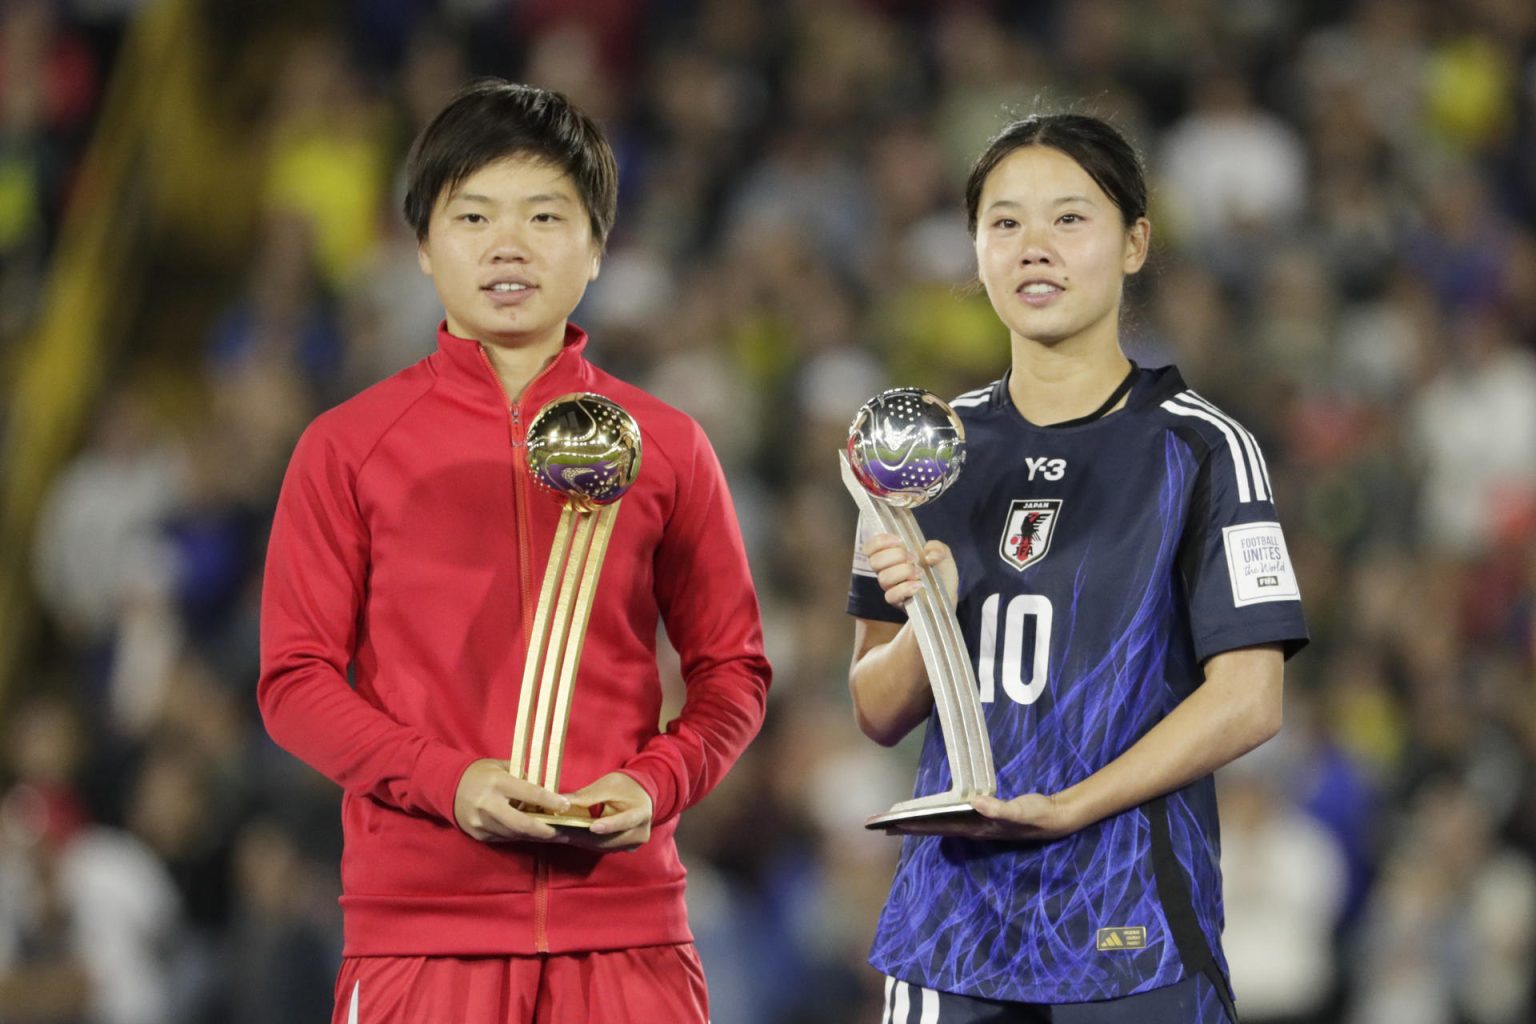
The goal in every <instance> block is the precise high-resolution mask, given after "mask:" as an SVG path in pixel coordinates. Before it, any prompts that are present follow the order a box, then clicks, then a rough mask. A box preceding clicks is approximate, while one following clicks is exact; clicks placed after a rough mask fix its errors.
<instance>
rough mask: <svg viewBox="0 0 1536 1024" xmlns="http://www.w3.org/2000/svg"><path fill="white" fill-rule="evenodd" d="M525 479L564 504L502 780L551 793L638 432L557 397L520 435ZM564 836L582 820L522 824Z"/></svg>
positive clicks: (630, 421) (596, 408) (596, 399)
mask: <svg viewBox="0 0 1536 1024" xmlns="http://www.w3.org/2000/svg"><path fill="white" fill-rule="evenodd" d="M527 457H528V470H529V472H530V473H531V474H532V475H533V478H534V479H535V480H536V481H538V482H539V483H540V484H541V485H542V486H544V487H545V488H547V489H549V490H551V491H553V492H554V493H555V494H557V495H559V496H561V497H562V498H564V499H565V501H564V507H563V508H562V509H561V510H560V521H559V523H558V524H557V525H556V527H555V537H554V541H553V543H552V544H551V545H550V552H549V563H548V565H547V567H546V568H545V570H544V583H543V585H542V586H541V587H540V588H539V600H538V605H537V606H536V608H535V611H534V618H533V633H532V635H531V636H530V637H529V639H528V657H527V660H526V661H525V662H524V663H523V685H522V691H521V693H520V694H519V697H518V703H517V724H516V726H515V730H514V732H513V736H512V761H511V769H510V770H511V772H512V774H513V775H515V776H517V777H518V778H520V779H526V780H528V781H529V782H532V783H535V784H536V785H540V786H543V787H544V788H545V789H548V790H552V791H557V790H558V786H559V783H560V762H561V759H562V757H563V755H564V751H565V733H566V726H567V725H568V723H569V722H570V715H571V695H572V692H573V690H574V688H575V681H576V669H577V666H578V664H579V663H580V661H581V648H582V644H583V642H584V641H585V639H586V634H587V621H588V618H589V616H590V615H591V612H592V600H593V597H594V595H595V594H596V592H597V581H598V577H599V576H600V575H601V573H602V571H603V557H604V555H605V554H606V553H607V550H608V539H609V537H610V536H612V534H613V524H614V520H615V519H616V518H617V517H618V513H619V502H620V499H622V498H623V497H624V492H626V491H627V490H629V488H630V486H631V485H633V484H634V482H635V479H636V477H638V476H639V474H640V426H639V424H637V423H636V422H635V420H634V417H632V416H631V415H630V414H629V413H628V412H626V411H624V409H623V408H622V407H620V406H619V405H617V404H616V403H614V402H612V401H610V400H609V399H607V398H604V397H603V396H602V395H596V394H592V393H590V392H580V393H577V394H570V395H562V396H561V397H559V398H556V399H554V400H552V401H551V402H549V403H548V404H547V405H545V406H544V407H543V408H542V409H540V410H539V412H538V414H537V415H536V416H534V418H533V420H532V421H531V422H530V423H529V425H528V441H527ZM530 817H534V818H537V819H538V820H540V821H547V822H549V823H550V824H551V825H555V826H557V827H566V828H590V827H591V824H592V819H591V817H589V816H585V815H575V814H572V815H553V814H542V813H537V814H530Z"/></svg>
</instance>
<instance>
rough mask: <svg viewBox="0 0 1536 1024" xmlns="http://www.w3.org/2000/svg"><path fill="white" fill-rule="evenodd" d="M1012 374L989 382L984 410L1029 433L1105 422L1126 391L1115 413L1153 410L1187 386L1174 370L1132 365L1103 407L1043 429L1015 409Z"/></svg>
mask: <svg viewBox="0 0 1536 1024" xmlns="http://www.w3.org/2000/svg"><path fill="white" fill-rule="evenodd" d="M1012 375H1013V370H1012V369H1011V368H1010V369H1009V370H1008V371H1007V372H1006V373H1004V374H1003V375H1002V376H1001V377H999V378H998V379H997V380H995V381H993V382H992V395H991V399H990V401H988V403H987V405H988V408H989V409H990V410H991V411H992V412H1000V413H1004V414H1011V415H1012V416H1013V417H1014V418H1015V419H1017V420H1018V421H1019V422H1020V423H1022V424H1024V425H1025V426H1027V427H1029V428H1030V429H1032V430H1063V429H1069V428H1072V427H1083V426H1089V425H1092V424H1094V423H1097V422H1098V421H1100V420H1103V419H1108V418H1109V417H1111V416H1113V415H1115V413H1112V412H1111V411H1110V409H1112V408H1113V407H1114V405H1115V403H1117V402H1119V401H1120V399H1121V398H1123V397H1125V395H1126V392H1127V391H1129V392H1130V397H1129V398H1127V399H1126V403H1125V408H1124V409H1121V410H1118V411H1119V412H1129V411H1130V410H1133V409H1145V408H1148V407H1155V406H1158V405H1161V404H1162V403H1163V402H1164V401H1166V400H1167V399H1169V398H1172V397H1173V396H1174V395H1176V394H1178V393H1179V392H1181V391H1186V390H1188V385H1186V384H1185V383H1184V378H1183V377H1182V376H1180V375H1179V370H1178V367H1176V366H1159V367H1157V368H1156V369H1147V368H1146V367H1144V366H1139V365H1137V364H1136V363H1135V362H1132V363H1131V372H1130V373H1128V374H1126V378H1125V380H1123V381H1121V382H1120V386H1119V387H1118V388H1116V389H1115V392H1114V394H1112V395H1111V396H1110V397H1109V399H1108V401H1106V402H1105V403H1104V405H1102V406H1100V407H1099V408H1098V409H1096V410H1095V411H1093V412H1091V413H1089V414H1088V415H1087V416H1081V417H1079V418H1077V419H1073V420H1067V421H1065V422H1062V423H1051V424H1049V425H1047V426H1041V425H1040V424H1038V423H1031V422H1030V421H1029V420H1027V419H1025V418H1024V416H1023V414H1022V413H1020V412H1019V410H1018V409H1017V408H1015V406H1014V404H1013V398H1012V397H1011V396H1010V395H1009V394H1008V379H1009V378H1010V377H1011V376H1012ZM971 394H973V395H974V394H977V392H975V391H973V392H971Z"/></svg>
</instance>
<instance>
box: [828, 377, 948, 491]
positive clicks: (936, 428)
mask: <svg viewBox="0 0 1536 1024" xmlns="http://www.w3.org/2000/svg"><path fill="white" fill-rule="evenodd" d="M847 451H848V464H849V465H850V466H851V467H852V468H853V475H854V476H855V477H857V478H858V481H859V483H860V484H862V485H863V487H864V489H865V490H866V491H868V492H869V493H870V494H872V495H873V496H875V497H876V498H879V499H881V500H882V501H885V502H887V503H889V504H891V505H894V506H896V507H897V508H916V507H917V506H919V505H921V504H923V503H925V502H928V501H932V500H933V499H934V498H937V497H938V496H939V495H941V494H943V493H944V491H945V489H946V488H948V487H949V485H950V484H952V483H954V482H955V480H956V479H958V478H959V476H960V467H961V466H962V465H964V463H965V426H964V425H963V424H962V423H961V422H960V417H959V416H956V415H955V410H953V409H951V408H950V407H949V405H948V403H946V402H945V401H944V400H943V399H941V398H939V396H938V395H935V394H933V393H932V392H931V391H924V390H923V389H922V388H892V389H891V390H889V391H882V392H880V393H879V394H878V395H876V396H875V397H874V398H871V399H870V400H869V401H867V402H865V403H864V404H863V405H861V406H859V411H858V413H856V414H855V415H854V417H853V423H852V424H851V425H850V426H849V427H848V449H847Z"/></svg>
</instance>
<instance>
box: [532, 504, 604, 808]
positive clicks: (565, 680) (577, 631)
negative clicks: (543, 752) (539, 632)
mask: <svg viewBox="0 0 1536 1024" xmlns="http://www.w3.org/2000/svg"><path fill="white" fill-rule="evenodd" d="M620 500H622V499H620ZM618 512H619V502H617V501H615V502H614V503H613V504H611V505H605V506H604V507H603V508H601V509H599V510H598V511H597V512H595V513H592V514H591V515H590V518H591V519H592V520H593V526H594V529H593V530H592V531H591V535H590V537H589V538H588V545H587V548H586V550H585V551H583V552H580V554H581V556H582V557H581V562H582V568H581V582H580V583H579V584H578V586H577V588H576V603H575V604H574V605H573V606H572V608H571V626H570V631H569V632H568V633H567V634H566V638H565V648H564V650H562V651H561V652H560V678H559V681H558V682H557V683H556V684H555V694H554V707H553V711H552V716H551V719H550V725H549V729H550V736H549V754H548V756H547V757H546V758H545V759H544V778H543V781H542V782H541V783H540V785H542V786H544V788H546V789H554V788H555V787H556V786H558V785H559V784H560V762H561V760H562V759H563V758H564V756H565V732H566V727H567V726H568V725H569V724H570V720H571V694H572V692H573V691H574V690H575V688H576V686H575V684H576V666H577V665H578V664H579V663H580V661H581V649H582V646H583V645H584V644H585V642H586V638H587V621H588V620H589V619H590V617H591V615H592V599H593V596H594V595H595V594H596V592H597V578H598V576H599V575H600V574H601V573H602V571H603V559H604V558H605V557H606V556H607V554H608V538H609V537H610V536H612V534H613V521H614V518H615V517H616V516H617V515H618ZM575 562H576V558H575V556H573V557H572V559H571V563H572V565H574V564H575Z"/></svg>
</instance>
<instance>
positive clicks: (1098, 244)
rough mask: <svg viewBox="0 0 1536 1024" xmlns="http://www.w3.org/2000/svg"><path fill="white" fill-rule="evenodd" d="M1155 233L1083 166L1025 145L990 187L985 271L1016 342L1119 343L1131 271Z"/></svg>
mask: <svg viewBox="0 0 1536 1024" xmlns="http://www.w3.org/2000/svg"><path fill="white" fill-rule="evenodd" d="M1150 237H1151V225H1150V224H1149V223H1148V222H1147V220H1146V218H1145V217H1143V218H1140V219H1138V220H1137V221H1136V222H1135V223H1133V224H1131V225H1129V226H1127V225H1126V223H1125V219H1124V217H1123V216H1122V215H1121V213H1120V209H1119V207H1117V206H1116V205H1115V203H1114V201H1113V200H1112V199H1110V198H1109V196H1108V195H1107V194H1105V192H1104V190H1103V189H1102V188H1100V187H1099V185H1098V183H1097V182H1095V181H1094V180H1093V177H1092V176H1091V175H1089V174H1088V172H1087V171H1085V170H1083V168H1082V166H1081V165H1079V164H1078V163H1077V161H1076V160H1073V159H1072V158H1071V157H1070V156H1067V155H1066V154H1065V153H1063V152H1061V151H1060V150H1058V149H1052V148H1050V147H1048V146H1040V145H1028V146H1023V147H1021V148H1019V149H1016V150H1014V151H1013V152H1012V153H1009V154H1008V155H1007V156H1006V157H1004V158H1003V159H1002V160H1001V161H999V162H998V164H997V166H996V167H994V168H993V169H992V171H991V173H990V174H988V175H987V178H986V182H985V183H984V184H983V186H982V190H981V200H980V202H979V204H978V205H977V222H976V264H977V272H978V274H979V275H980V277H981V283H982V284H983V285H984V286H985V287H986V290H987V297H988V298H990V299H991V300H992V308H993V309H995V310H996V311H997V315H998V317H999V318H1000V319H1001V320H1002V321H1003V323H1004V324H1006V325H1007V326H1008V329H1009V331H1010V332H1011V333H1012V335H1013V337H1014V339H1015V341H1016V342H1017V341H1029V342H1034V343H1037V344H1042V345H1047V346H1052V347H1054V346H1057V345H1060V344H1062V343H1071V344H1074V345H1076V344H1087V345H1095V344H1104V343H1107V344H1111V345H1114V344H1118V341H1119V313H1120V295H1121V288H1122V285H1123V284H1124V281H1125V275H1127V274H1134V273H1135V272H1136V271H1138V270H1140V269H1141V265H1142V264H1143V263H1144V262H1145V261H1146V258H1147V244H1148V241H1149V239H1150Z"/></svg>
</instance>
